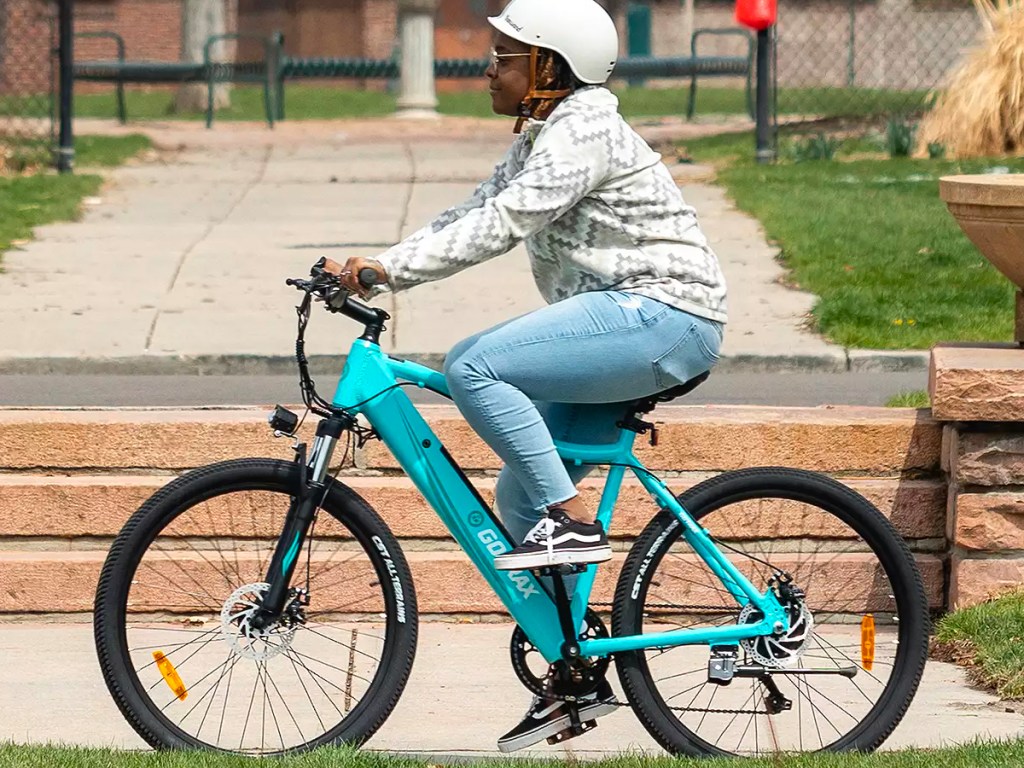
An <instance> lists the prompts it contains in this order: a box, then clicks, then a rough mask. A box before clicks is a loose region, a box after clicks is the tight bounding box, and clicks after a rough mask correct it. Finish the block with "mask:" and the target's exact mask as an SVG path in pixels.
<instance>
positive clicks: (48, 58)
mask: <svg viewBox="0 0 1024 768" xmlns="http://www.w3.org/2000/svg"><path fill="white" fill-rule="evenodd" d="M56 16H57V13H56V5H55V4H54V3H52V2H47V0H0V173H17V172H21V171H23V170H25V169H26V168H31V167H34V166H37V165H40V164H45V163H47V162H48V161H49V160H50V158H51V153H52V148H53V144H54V111H55V103H56V98H55V82H56V73H57V57H56V53H55V51H56V27H57V23H56Z"/></svg>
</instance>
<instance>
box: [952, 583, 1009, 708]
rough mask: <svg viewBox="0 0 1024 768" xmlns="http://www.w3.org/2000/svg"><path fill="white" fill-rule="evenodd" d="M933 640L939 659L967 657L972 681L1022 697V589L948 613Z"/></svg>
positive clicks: (997, 691) (996, 690) (1007, 695)
mask: <svg viewBox="0 0 1024 768" xmlns="http://www.w3.org/2000/svg"><path fill="white" fill-rule="evenodd" d="M935 639H936V641H937V644H938V645H937V650H938V654H937V655H939V657H940V658H949V659H950V660H955V661H964V660H969V663H970V666H971V677H972V679H973V680H974V682H975V683H978V684H980V685H982V686H984V687H985V688H988V689H990V690H993V691H995V692H996V693H997V694H999V695H1000V696H1002V697H1003V698H1007V699H1024V591H1020V592H1016V593H1014V594H1010V595H1006V596H1004V597H1000V598H998V599H996V600H992V601H991V602H988V603H982V604H980V605H975V606H971V607H970V608H964V609H962V610H959V611H956V612H955V613H951V614H950V615H949V616H946V617H945V618H943V619H942V620H941V621H940V622H939V624H938V626H937V627H936V631H935Z"/></svg>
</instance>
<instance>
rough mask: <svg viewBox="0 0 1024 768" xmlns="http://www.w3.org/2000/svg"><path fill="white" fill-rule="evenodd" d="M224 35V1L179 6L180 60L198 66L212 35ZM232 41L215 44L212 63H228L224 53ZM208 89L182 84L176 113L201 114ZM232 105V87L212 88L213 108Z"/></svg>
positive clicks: (193, 0)
mask: <svg viewBox="0 0 1024 768" xmlns="http://www.w3.org/2000/svg"><path fill="white" fill-rule="evenodd" d="M225 32H227V3H226V2H225V0H183V2H182V5H181V60H182V61H192V62H196V63H201V62H202V61H203V47H204V46H205V45H206V41H207V39H209V37H210V36H211V35H222V34H224V33H225ZM234 47H235V44H234V43H233V42H231V43H228V42H219V43H215V44H214V45H213V46H212V48H211V51H210V59H211V61H225V60H230V59H229V57H228V56H226V55H225V54H226V53H228V52H233V50H234ZM206 100H207V86H206V83H205V82H202V83H187V84H186V85H183V86H182V87H181V88H180V89H179V90H178V93H177V95H176V96H175V99H174V110H175V111H176V112H204V111H205V110H206ZM230 105H231V84H230V83H218V84H217V85H216V86H215V87H214V89H213V106H214V108H215V109H222V108H224V107H228V106H230Z"/></svg>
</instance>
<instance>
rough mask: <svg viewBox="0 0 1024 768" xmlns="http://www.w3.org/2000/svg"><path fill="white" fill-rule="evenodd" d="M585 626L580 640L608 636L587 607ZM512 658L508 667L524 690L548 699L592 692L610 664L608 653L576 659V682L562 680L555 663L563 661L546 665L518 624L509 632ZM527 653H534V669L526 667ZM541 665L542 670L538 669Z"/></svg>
mask: <svg viewBox="0 0 1024 768" xmlns="http://www.w3.org/2000/svg"><path fill="white" fill-rule="evenodd" d="M583 620H584V622H585V623H586V628H585V629H584V630H583V632H582V633H581V634H580V636H579V639H580V640H595V639H598V638H605V637H609V634H608V628H607V627H606V626H605V625H604V622H603V621H601V617H600V616H598V615H597V613H595V612H594V611H593V610H591V609H589V608H588V609H587V612H586V614H584V616H583ZM509 653H510V655H511V657H512V669H513V670H515V673H516V677H518V678H519V682H521V683H522V684H523V685H524V686H526V689H527V690H528V691H530V693H532V694H534V695H536V696H547V697H548V698H559V699H569V700H572V699H575V698H577V697H580V696H586V695H587V694H589V693H593V692H594V691H595V690H596V689H597V686H598V685H600V683H601V681H602V680H604V676H605V674H606V673H607V672H608V667H609V665H610V664H611V657H610V656H603V657H595V658H589V659H580V660H579V661H578V662H577V663H578V664H579V666H578V667H576V668H574V670H573V672H574V673H577V675H578V676H579V677H580V679H579V680H578V681H574V682H570V683H566V682H563V681H562V680H561V679H559V678H561V677H562V675H560V674H559V672H560V671H561V670H559V665H564V664H565V662H563V661H559V662H556V663H555V664H550V665H549V664H548V663H547V662H546V661H545V660H544V657H543V656H542V655H541V653H540V651H539V650H538V649H537V646H535V645H534V644H533V643H532V642H531V641H530V639H529V638H528V637H527V636H526V633H525V632H524V631H523V630H522V627H519V626H518V625H517V626H516V628H515V631H514V632H513V633H512V642H511V644H510V647H509ZM530 654H536V659H535V660H534V662H533V665H534V668H533V669H531V666H530ZM540 667H543V672H541V671H540V669H539V668H540Z"/></svg>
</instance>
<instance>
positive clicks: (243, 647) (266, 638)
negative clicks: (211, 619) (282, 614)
mask: <svg viewBox="0 0 1024 768" xmlns="http://www.w3.org/2000/svg"><path fill="white" fill-rule="evenodd" d="M269 589H270V585H269V584H267V583H265V582H256V583H254V584H246V585H245V586H242V587H239V588H238V589H236V590H235V591H234V592H232V593H231V596H230V597H229V598H228V599H227V600H225V601H224V607H223V608H222V609H221V612H220V630H221V633H222V634H223V635H224V639H226V640H227V641H228V643H229V644H230V645H231V647H232V649H233V650H234V651H235V653H236V654H237V655H238V656H241V657H242V658H246V659H252V660H254V661H266V660H267V659H272V658H273V657H274V656H277V655H278V654H280V653H284V652H285V651H287V650H288V649H289V648H291V645H292V640H293V639H294V637H295V629H296V627H295V625H294V624H293V625H291V626H286V625H284V624H282V623H280V622H277V623H275V624H272V625H270V626H268V627H265V628H263V629H255V628H253V626H252V625H251V624H250V621H251V619H252V616H253V614H255V613H256V611H257V610H259V606H260V599H261V598H262V597H263V595H264V594H265V593H266V591H267V590H269Z"/></svg>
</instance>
